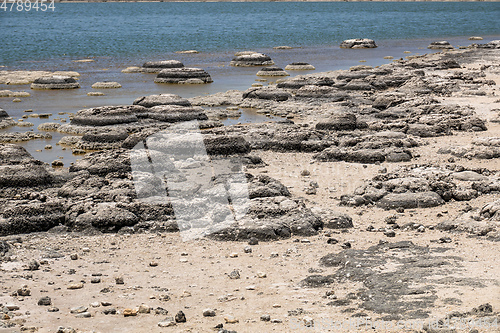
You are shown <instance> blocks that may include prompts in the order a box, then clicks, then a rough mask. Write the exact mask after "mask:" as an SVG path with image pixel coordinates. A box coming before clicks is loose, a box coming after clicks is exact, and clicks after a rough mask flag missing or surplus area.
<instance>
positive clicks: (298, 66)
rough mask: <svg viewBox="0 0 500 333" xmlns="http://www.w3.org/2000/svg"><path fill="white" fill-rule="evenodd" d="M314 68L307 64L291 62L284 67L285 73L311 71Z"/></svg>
mask: <svg viewBox="0 0 500 333" xmlns="http://www.w3.org/2000/svg"><path fill="white" fill-rule="evenodd" d="M315 69H316V68H315V67H314V66H313V65H311V64H309V63H307V62H292V63H291V64H289V65H286V67H285V70H287V71H313V70H315Z"/></svg>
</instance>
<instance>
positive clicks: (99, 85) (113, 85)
mask: <svg viewBox="0 0 500 333" xmlns="http://www.w3.org/2000/svg"><path fill="white" fill-rule="evenodd" d="M121 87H122V85H121V84H119V83H118V82H112V81H104V82H96V83H94V84H93V85H92V86H91V88H93V89H118V88H121Z"/></svg>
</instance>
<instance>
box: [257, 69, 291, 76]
mask: <svg viewBox="0 0 500 333" xmlns="http://www.w3.org/2000/svg"><path fill="white" fill-rule="evenodd" d="M256 75H257V76H290V74H288V73H287V72H285V71H284V70H283V68H279V67H264V68H262V69H261V70H260V71H258V72H257V74H256Z"/></svg>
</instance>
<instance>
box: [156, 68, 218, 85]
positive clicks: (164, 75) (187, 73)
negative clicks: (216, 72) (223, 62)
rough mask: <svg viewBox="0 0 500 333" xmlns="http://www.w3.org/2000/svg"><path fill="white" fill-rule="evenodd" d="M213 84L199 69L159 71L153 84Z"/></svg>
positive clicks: (203, 71)
mask: <svg viewBox="0 0 500 333" xmlns="http://www.w3.org/2000/svg"><path fill="white" fill-rule="evenodd" d="M211 82H213V80H212V78H211V77H210V75H209V74H208V73H207V72H206V71H205V70H203V69H201V68H186V67H184V68H168V69H163V70H161V72H160V73H158V75H157V76H156V79H155V83H175V84H203V83H211Z"/></svg>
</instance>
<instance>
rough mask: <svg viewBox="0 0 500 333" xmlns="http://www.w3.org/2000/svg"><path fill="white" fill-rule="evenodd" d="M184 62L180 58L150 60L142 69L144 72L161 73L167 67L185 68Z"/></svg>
mask: <svg viewBox="0 0 500 333" xmlns="http://www.w3.org/2000/svg"><path fill="white" fill-rule="evenodd" d="M183 67H184V64H183V63H182V62H180V61H178V60H161V61H148V62H145V63H144V64H143V65H142V68H141V71H142V72H144V73H159V72H160V71H161V70H163V69H167V68H183Z"/></svg>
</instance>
